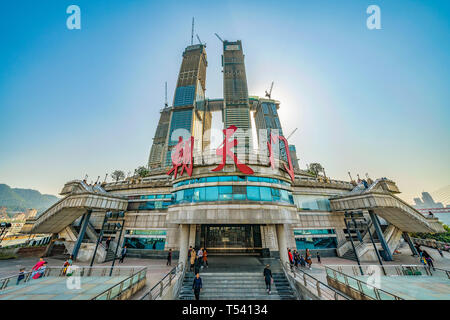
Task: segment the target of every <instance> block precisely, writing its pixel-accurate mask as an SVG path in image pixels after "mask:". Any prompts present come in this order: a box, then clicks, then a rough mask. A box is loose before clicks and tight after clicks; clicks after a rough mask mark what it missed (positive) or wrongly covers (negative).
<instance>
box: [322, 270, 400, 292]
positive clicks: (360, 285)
mask: <svg viewBox="0 0 450 320" xmlns="http://www.w3.org/2000/svg"><path fill="white" fill-rule="evenodd" d="M325 270H330V271H331V273H332V274H333V277H331V276H330V274H329V273H328V272H326V274H327V277H331V278H332V279H334V280H336V281H339V282H341V283H343V282H342V281H341V280H339V278H338V277H337V276H336V273H339V274H341V275H342V276H343V277H344V284H345V285H346V286H348V287H351V288H352V289H354V290H357V291H358V292H359V293H360V294H362V295H364V296H366V297H369V298H374V297H372V296H369V295H368V294H366V293H365V292H364V290H363V289H362V288H363V286H362V285H363V284H364V286H366V287H370V288H372V289H373V292H374V294H375V299H376V300H383V299H381V296H380V292H382V293H384V294H386V295H388V296H391V297H393V298H394V299H395V300H404V299H403V298H400V297H399V296H397V295H395V294H392V293H390V292H387V291H385V290H383V289H380V288H377V287H375V286H373V285H371V284H368V283H365V282H363V281H361V280H358V279H356V278H354V277H352V276H349V275H347V274H345V273H343V272H341V271H338V270H335V269H331V268H330V267H329V266H325ZM349 278H350V279H352V280H354V281H356V284H357V286H358V288H354V287H352V286H351V285H350V284H349V281H348V279H349Z"/></svg>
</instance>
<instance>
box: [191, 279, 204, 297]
mask: <svg viewBox="0 0 450 320" xmlns="http://www.w3.org/2000/svg"><path fill="white" fill-rule="evenodd" d="M192 290H194V296H195V300H200V291H202V290H203V284H202V278H200V273H198V272H197V273H196V274H195V278H194V282H193V283H192Z"/></svg>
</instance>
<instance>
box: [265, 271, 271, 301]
mask: <svg viewBox="0 0 450 320" xmlns="http://www.w3.org/2000/svg"><path fill="white" fill-rule="evenodd" d="M269 267H270V265H266V267H265V268H264V280H265V281H266V289H267V290H266V291H267V293H268V294H270V292H271V284H272V271H271V270H270V269H269Z"/></svg>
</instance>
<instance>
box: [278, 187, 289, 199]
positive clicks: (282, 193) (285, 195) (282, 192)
mask: <svg viewBox="0 0 450 320" xmlns="http://www.w3.org/2000/svg"><path fill="white" fill-rule="evenodd" d="M280 199H281V201H283V202H290V201H289V192H288V191H286V190H282V189H281V190H280Z"/></svg>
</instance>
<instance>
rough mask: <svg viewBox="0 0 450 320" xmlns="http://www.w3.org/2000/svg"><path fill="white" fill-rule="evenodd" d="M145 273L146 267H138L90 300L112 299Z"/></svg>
mask: <svg viewBox="0 0 450 320" xmlns="http://www.w3.org/2000/svg"><path fill="white" fill-rule="evenodd" d="M146 274H147V268H146V267H144V268H142V269H140V270H139V271H138V272H136V273H134V274H132V275H131V276H129V277H128V278H126V279H124V280H122V281H121V282H119V283H118V284H116V285H115V286H113V287H111V288H109V289H107V290H105V291H103V292H102V293H100V294H99V295H97V296H95V297H94V298H93V299H92V300H112V299H114V298H116V297H118V296H119V295H120V294H121V293H122V292H124V291H125V290H127V289H129V288H131V287H133V286H134V285H135V284H137V283H138V282H139V281H141V280H142V279H144V278H145V277H146Z"/></svg>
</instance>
